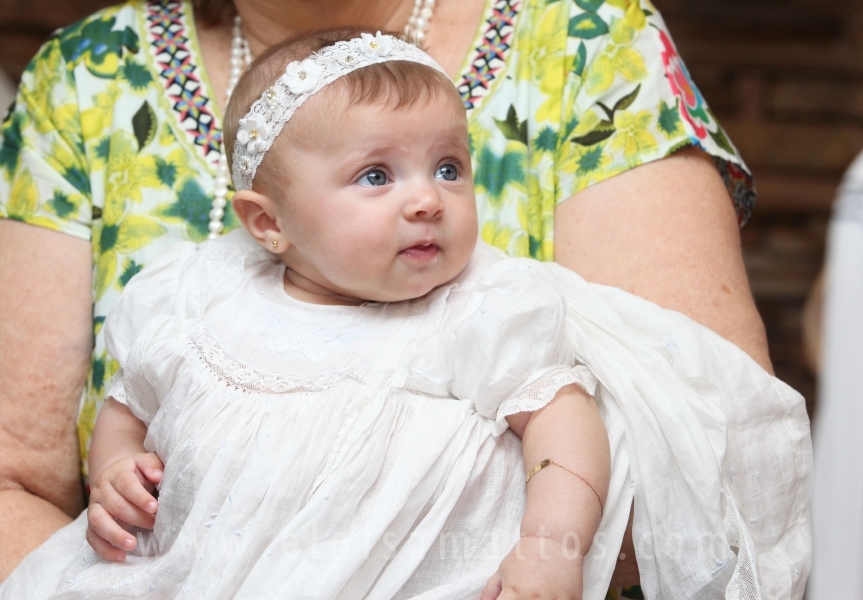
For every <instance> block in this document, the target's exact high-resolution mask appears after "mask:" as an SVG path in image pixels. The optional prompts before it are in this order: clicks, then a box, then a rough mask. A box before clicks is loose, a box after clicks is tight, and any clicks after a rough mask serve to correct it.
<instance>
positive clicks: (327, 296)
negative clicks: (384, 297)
mask: <svg viewBox="0 0 863 600" xmlns="http://www.w3.org/2000/svg"><path fill="white" fill-rule="evenodd" d="M284 285H285V293H286V294H288V296H290V297H291V298H294V299H295V300H299V301H300V302H308V303H309V304H325V305H338V306H359V305H360V304H363V302H364V301H363V300H359V299H357V298H350V297H348V296H342V295H341V294H337V293H335V292H333V291H331V290H328V289H327V288H325V287H323V286H321V285H318V284H317V283H315V282H314V281H312V280H311V279H308V278H307V277H303V276H302V275H300V274H299V273H297V272H296V271H294V270H292V269H291V268H290V267H287V268H286V269H285V280H284Z"/></svg>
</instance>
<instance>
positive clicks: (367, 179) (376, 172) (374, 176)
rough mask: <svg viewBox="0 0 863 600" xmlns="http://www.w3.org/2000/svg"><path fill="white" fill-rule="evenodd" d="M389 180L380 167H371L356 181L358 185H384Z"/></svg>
mask: <svg viewBox="0 0 863 600" xmlns="http://www.w3.org/2000/svg"><path fill="white" fill-rule="evenodd" d="M389 182H390V180H389V179H388V178H387V174H386V173H384V172H383V171H381V170H380V169H372V170H371V171H369V172H368V173H366V174H365V175H363V176H362V177H360V180H359V181H358V182H357V183H359V184H360V185H368V186H374V185H386V184H387V183H389Z"/></svg>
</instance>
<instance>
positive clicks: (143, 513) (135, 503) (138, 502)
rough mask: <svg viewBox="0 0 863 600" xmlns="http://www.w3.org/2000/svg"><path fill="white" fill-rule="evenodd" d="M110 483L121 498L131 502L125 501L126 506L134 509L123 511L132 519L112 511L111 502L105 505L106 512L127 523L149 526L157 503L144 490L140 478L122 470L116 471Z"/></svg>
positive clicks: (157, 505)
mask: <svg viewBox="0 0 863 600" xmlns="http://www.w3.org/2000/svg"><path fill="white" fill-rule="evenodd" d="M111 483H112V485H113V487H114V489H115V490H117V492H119V493H120V495H121V496H122V497H123V498H125V499H126V500H128V502H129V503H131V504H129V503H127V506H129V508H130V509H134V510H133V511H132V512H129V511H126V513H125V514H126V515H127V516H129V517H131V519H132V520H130V519H127V518H126V517H125V516H123V515H119V514H116V513H114V512H113V511H112V510H111V509H112V508H113V504H108V505H106V508H108V509H109V510H108V512H110V513H111V514H112V515H114V516H115V517H118V518H120V519H122V520H124V521H126V522H127V523H131V524H132V525H138V526H139V527H147V528H151V527H152V521H153V517H152V515H153V514H154V513H155V512H156V509H157V508H159V503H158V502H156V498H154V497H153V495H152V494H151V493H150V492H148V491H147V490H146V488H145V487H144V485H143V484H142V483H141V480H140V479H138V477H137V476H136V475H135V474H134V473H131V472H129V471H123V472H121V473H118V474H117V476H116V477H115V478H114V480H113V481H112V482H111ZM112 500H113V499H112Z"/></svg>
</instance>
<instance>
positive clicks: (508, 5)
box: [456, 0, 521, 111]
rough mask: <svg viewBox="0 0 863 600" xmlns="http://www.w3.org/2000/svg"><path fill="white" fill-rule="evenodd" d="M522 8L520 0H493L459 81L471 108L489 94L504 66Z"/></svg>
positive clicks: (459, 85) (466, 101)
mask: <svg viewBox="0 0 863 600" xmlns="http://www.w3.org/2000/svg"><path fill="white" fill-rule="evenodd" d="M520 10H521V0H494V3H493V4H492V7H491V14H489V15H488V16H487V17H486V20H485V26H484V27H483V28H482V29H481V32H482V33H481V35H480V37H479V39H478V41H477V43H476V45H475V46H474V51H473V55H472V56H471V57H470V59H469V61H466V66H465V68H463V69H462V73H463V74H462V76H461V78H460V79H459V80H458V83H456V88H457V89H458V93H459V94H460V95H461V97H462V100H463V101H464V105H465V108H467V110H468V111H470V110H472V109H474V108H476V107H477V105H478V104H479V103H480V101H481V100H482V99H483V98H485V97H486V96H488V94H489V93H490V92H491V88H492V84H493V83H494V81H495V80H496V79H497V78H498V77H499V76H500V75H501V73H502V72H503V70H504V69H505V67H506V58H507V56H508V54H509V50H510V48H511V47H512V38H513V31H514V30H515V20H516V17H517V16H518V14H519V12H520Z"/></svg>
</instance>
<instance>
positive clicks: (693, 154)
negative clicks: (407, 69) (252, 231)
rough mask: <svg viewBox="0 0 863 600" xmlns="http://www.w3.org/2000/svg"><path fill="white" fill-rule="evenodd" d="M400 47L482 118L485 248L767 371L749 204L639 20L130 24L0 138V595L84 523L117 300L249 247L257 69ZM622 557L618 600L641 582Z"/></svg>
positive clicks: (116, 14)
mask: <svg viewBox="0 0 863 600" xmlns="http://www.w3.org/2000/svg"><path fill="white" fill-rule="evenodd" d="M412 13H413V16H412ZM237 15H238V16H239V17H240V18H241V19H240V20H236V19H235V16H237ZM406 24H407V27H408V28H409V33H410V35H412V36H414V37H417V38H422V40H423V44H424V45H425V46H426V47H427V48H428V50H429V52H430V53H431V55H432V56H433V57H434V58H435V59H436V60H437V61H438V62H439V63H440V64H441V65H442V66H443V68H444V69H445V70H446V71H447V73H448V74H449V75H450V76H451V77H452V79H453V81H454V82H455V83H456V85H457V87H458V89H459V92H460V93H461V95H462V98H463V99H464V101H465V105H466V106H467V108H468V119H469V123H470V128H471V141H472V151H473V159H474V164H475V173H476V178H475V179H476V185H477V199H478V203H479V204H478V206H479V212H480V227H481V233H482V236H483V238H484V239H485V240H486V241H488V242H490V243H492V244H494V245H497V246H499V247H501V248H503V249H504V250H506V251H507V252H509V253H510V254H514V255H530V256H534V257H536V258H540V259H544V260H552V259H554V260H556V261H558V262H560V263H561V264H563V265H565V266H567V267H570V268H572V269H574V270H576V271H578V272H579V273H581V274H582V275H583V276H584V277H586V278H587V279H589V280H593V281H598V282H601V283H607V284H610V285H616V286H619V287H622V288H624V289H627V290H629V291H632V292H634V293H636V294H639V295H641V296H644V297H646V298H648V299H651V300H653V301H655V302H657V303H658V304H660V305H663V306H666V307H669V308H673V309H676V310H680V311H681V312H684V313H685V314H688V315H690V316H691V317H693V318H694V319H695V320H697V321H699V322H701V323H703V324H705V325H707V326H709V327H711V328H713V329H714V330H716V331H717V332H719V333H720V334H722V335H724V336H725V337H727V338H728V339H730V340H731V341H733V342H735V343H736V344H737V345H739V346H740V347H741V348H743V349H744V350H746V351H747V352H748V353H749V354H750V355H751V356H752V357H753V358H755V359H756V360H757V361H758V362H759V363H760V364H761V365H762V366H764V367H765V368H767V369H769V368H770V364H769V359H768V357H767V352H766V341H765V339H764V333H763V327H762V326H761V323H760V320H759V317H758V315H757V312H756V311H755V308H754V304H753V302H752V299H751V296H750V293H749V289H748V285H747V282H746V276H745V272H744V270H743V265H742V260H741V257H740V248H739V236H738V223H739V222H741V221H742V220H744V219H745V218H746V216H747V215H748V211H749V210H750V209H751V204H752V189H751V182H750V180H749V177H748V175H747V174H746V172H745V169H744V167H743V166H742V163H741V162H740V159H739V157H738V156H737V155H736V152H735V151H734V149H733V147H732V146H730V144H729V143H728V141H727V139H726V138H725V136H724V134H723V133H722V130H721V129H720V128H719V127H718V125H717V124H716V123H715V120H714V119H713V118H712V116H711V114H710V112H709V110H708V109H707V107H706V105H705V104H704V103H703V100H702V99H701V97H700V95H699V94H698V92H697V90H695V88H694V87H693V86H692V85H691V83H690V82H689V80H688V76H687V75H686V71H685V69H684V68H683V65H682V63H681V62H680V61H679V58H678V57H677V55H676V52H675V50H674V47H673V45H672V43H671V41H670V38H669V37H668V35H667V33H666V32H665V30H664V25H663V24H662V21H661V19H660V17H659V16H658V14H656V12H655V10H654V9H653V8H652V6H650V4H649V2H647V1H641V2H640V1H639V0H578V1H576V2H552V3H548V4H546V3H545V2H539V1H534V0H521V1H518V0H467V1H465V2H454V1H453V0H438V2H436V3H435V2H433V1H429V0H425V1H418V2H416V3H414V2H412V1H410V0H402V1H399V0H323V1H318V2H308V1H303V0H298V1H294V0H284V1H281V2H271V1H269V0H235V2H233V3H231V2H230V1H229V0H221V1H219V0H210V1H209V2H208V1H201V2H198V3H196V4H195V6H194V7H193V6H192V5H190V4H187V3H181V2H150V3H140V2H133V3H129V4H126V5H123V6H121V7H119V8H116V9H109V10H106V11H103V12H101V13H97V14H96V15H94V16H93V17H91V18H88V19H86V20H84V21H82V22H81V23H79V24H76V25H73V26H71V27H69V28H67V29H66V30H64V31H63V32H61V33H60V34H58V36H56V37H55V38H53V39H52V40H51V41H49V42H48V44H46V46H45V47H44V48H43V50H42V51H41V52H40V54H39V55H38V56H37V58H36V59H35V60H34V62H33V63H32V65H31V67H30V68H29V69H28V71H27V72H26V73H25V75H24V77H23V79H22V86H21V91H20V94H19V97H18V100H17V102H16V104H15V106H14V108H13V110H12V111H11V112H10V115H9V117H8V118H7V120H6V121H5V123H4V127H3V130H2V135H3V144H2V149H0V173H2V174H0V216H4V217H7V218H6V219H3V220H0V315H3V316H2V325H0V332H2V333H0V356H2V357H3V358H2V360H0V381H3V382H4V385H3V386H2V387H3V389H2V390H0V401H2V403H3V419H2V425H3V432H2V434H0V450H2V452H0V531H2V534H3V537H4V540H5V543H4V545H3V548H2V550H0V553H2V556H0V560H2V562H0V565H2V569H0V577H5V575H6V574H8V572H9V571H11V570H12V568H14V566H15V565H16V564H17V562H18V561H19V560H20V558H21V557H22V556H23V555H24V554H25V553H26V552H28V551H29V550H31V549H33V548H34V547H35V546H37V545H38V544H39V543H41V541H43V540H44V539H45V538H46V537H47V536H48V535H49V534H50V533H51V532H52V531H54V530H56V529H58V528H59V527H61V526H62V525H64V524H65V523H67V522H68V521H69V516H70V515H75V514H77V513H78V512H80V510H81V509H82V508H83V506H84V504H83V495H82V494H81V489H80V483H79V481H80V479H79V457H78V454H77V452H76V448H77V447H78V445H79V443H80V446H81V448H82V455H83V456H86V449H87V445H88V440H89V435H90V432H91V431H92V426H93V423H94V422H95V418H96V413H97V411H98V408H99V406H100V405H101V402H102V400H103V395H104V391H105V384H106V382H107V381H108V380H109V379H110V377H111V375H112V374H113V371H114V370H115V369H116V366H115V365H113V364H112V363H111V361H110V360H107V358H106V355H105V350H104V341H103V340H102V338H101V337H100V328H101V324H102V321H103V320H104V317H105V315H106V314H107V312H108V310H110V308H111V306H112V305H113V303H114V301H116V299H117V297H118V295H119V293H120V291H121V289H122V287H123V286H124V285H125V283H126V282H127V281H128V279H129V278H130V277H131V276H132V275H134V274H135V273H136V272H137V271H139V270H140V269H141V268H142V267H143V266H144V265H145V264H147V263H148V262H149V261H151V260H152V259H153V258H155V257H156V256H158V255H159V254H161V253H162V252H163V251H164V250H166V249H168V248H170V247H171V246H172V245H173V244H174V243H175V242H176V241H179V240H181V239H192V240H203V239H205V238H206V237H207V235H209V234H210V233H214V234H218V233H219V232H220V231H223V230H225V229H231V228H233V227H235V226H236V225H237V223H236V219H235V217H234V216H233V214H232V213H231V212H230V211H229V209H228V208H227V207H226V200H228V199H229V192H228V191H227V190H226V187H227V186H226V181H225V179H224V171H223V170H222V169H223V159H222V158H221V156H220V152H219V149H220V140H221V114H222V113H221V110H222V109H223V108H224V105H225V102H226V97H227V94H228V93H229V90H230V88H231V87H232V80H234V79H235V78H236V76H237V74H238V73H239V72H241V69H242V68H243V65H244V63H245V60H247V57H248V55H251V56H255V55H257V54H259V53H260V52H261V51H262V50H263V49H265V48H266V47H267V46H269V45H270V44H272V43H274V42H276V41H278V40H280V39H282V38H284V37H285V36H287V35H290V34H291V33H294V32H297V31H303V30H309V29H318V28H321V27H335V26H341V25H365V26H370V27H375V28H381V29H389V30H402V29H404V28H405V26H406ZM705 151H706V152H705ZM711 156H712V157H713V160H710V157H711ZM729 192H730V194H729ZM729 195H731V196H732V197H729ZM732 200H733V201H732ZM16 221H17V222H16ZM91 275H92V276H91ZM91 306H92V310H91ZM94 335H95V348H94V341H93V340H94V338H93V336H94ZM22 348H27V349H28V352H26V353H25V352H22ZM88 373H89V375H88ZM85 380H86V384H85ZM82 387H83V388H84V398H83V401H82V402H81V404H80V407H79V400H80V398H81V390H82ZM76 421H77V423H78V425H77V431H78V435H77V436H76V435H75V431H76V427H75V425H74V423H76ZM624 554H626V555H627V558H626V559H625V560H622V561H621V562H620V569H619V570H618V574H619V583H621V584H624V583H632V582H636V581H637V579H638V575H637V567H636V565H635V561H634V552H633V551H632V550H630V549H627V548H624Z"/></svg>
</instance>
